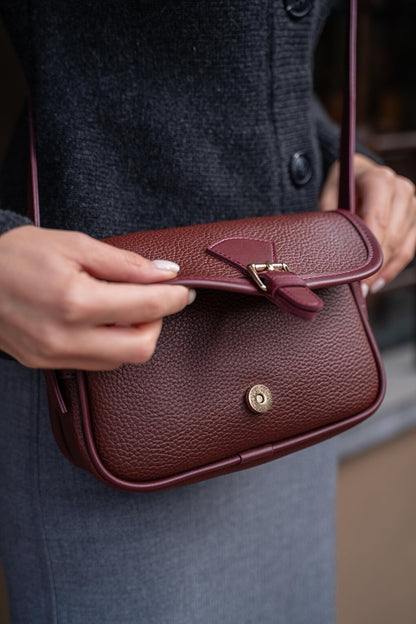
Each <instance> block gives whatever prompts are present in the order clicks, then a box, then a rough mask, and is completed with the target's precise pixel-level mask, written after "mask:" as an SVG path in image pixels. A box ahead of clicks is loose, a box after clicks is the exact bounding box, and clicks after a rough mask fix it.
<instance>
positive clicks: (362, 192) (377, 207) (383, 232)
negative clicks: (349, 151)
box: [319, 154, 416, 295]
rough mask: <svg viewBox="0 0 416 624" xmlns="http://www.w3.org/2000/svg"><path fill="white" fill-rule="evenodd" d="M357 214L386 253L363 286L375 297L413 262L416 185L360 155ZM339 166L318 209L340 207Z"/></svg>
mask: <svg viewBox="0 0 416 624" xmlns="http://www.w3.org/2000/svg"><path fill="white" fill-rule="evenodd" d="M354 172H355V187H356V206H357V214H358V215H359V216H360V217H361V218H362V219H363V221H364V222H365V223H366V225H367V226H368V227H369V228H370V230H371V231H372V232H373V234H374V235H375V236H376V238H377V239H378V241H379V243H380V245H381V248H382V250H383V255H384V262H383V266H382V267H381V269H380V270H379V271H378V272H377V273H376V274H375V275H372V276H371V277H370V278H368V279H367V280H365V282H364V283H363V285H362V287H363V292H364V294H365V295H366V294H367V293H368V289H370V292H372V293H375V292H377V291H378V290H380V289H381V288H383V286H384V285H385V284H387V282H389V281H390V280H392V279H393V278H394V277H396V275H397V274H398V273H400V271H402V270H403V269H404V268H405V266H406V265H407V264H409V262H411V260H412V259H413V257H414V255H415V249H416V197H415V185H414V184H413V182H411V181H410V180H409V179H408V178H404V177H403V176H400V175H397V174H396V173H395V172H394V171H393V169H390V168H389V167H384V166H381V165H378V164H377V163H375V162H374V161H373V160H370V159H369V158H367V157H366V156H363V155H361V154H355V157H354ZM338 181H339V162H338V161H337V162H335V163H334V164H333V165H332V167H331V169H330V170H329V173H328V177H327V179H326V181H325V184H324V187H323V189H322V193H321V198H320V202H319V209H320V210H323V211H327V210H335V209H336V208H337V203H338Z"/></svg>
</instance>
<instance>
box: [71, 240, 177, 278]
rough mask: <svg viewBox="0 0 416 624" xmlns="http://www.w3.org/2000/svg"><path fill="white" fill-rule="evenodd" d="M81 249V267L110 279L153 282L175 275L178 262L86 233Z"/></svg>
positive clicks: (96, 275) (97, 275)
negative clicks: (156, 258)
mask: <svg viewBox="0 0 416 624" xmlns="http://www.w3.org/2000/svg"><path fill="white" fill-rule="evenodd" d="M86 238H87V240H86V241H84V243H83V244H82V252H81V253H79V250H78V253H77V255H76V258H75V259H76V260H77V262H78V263H79V265H81V267H82V268H83V269H84V270H85V271H86V272H87V273H89V274H90V275H92V276H93V277H96V278H98V279H102V280H106V281H109V282H127V283H129V282H130V283H140V284H151V283H156V282H162V281H165V280H169V279H173V278H174V277H175V276H176V275H177V273H178V272H179V266H178V265H177V264H176V263H175V262H171V261H168V260H155V261H154V262H152V261H150V260H148V259H147V258H144V257H143V256H141V255H140V254H138V253H136V252H134V251H127V250H126V249H119V248H117V247H114V246H113V245H109V244H108V243H103V242H101V241H98V240H95V239H94V238H90V237H86Z"/></svg>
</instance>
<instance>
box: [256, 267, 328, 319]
mask: <svg viewBox="0 0 416 624" xmlns="http://www.w3.org/2000/svg"><path fill="white" fill-rule="evenodd" d="M262 280H263V282H264V284H265V285H266V287H267V292H265V296H266V297H267V299H270V301H272V302H273V303H275V304H276V305H278V306H279V308H281V309H282V310H285V312H289V314H293V315H294V316H298V317H299V318H301V319H303V320H304V321H314V320H315V318H316V315H317V314H318V312H320V311H321V310H322V308H323V307H324V303H323V301H322V299H321V298H320V297H318V295H317V294H316V293H314V292H313V291H312V290H311V289H310V288H309V287H308V285H307V284H306V282H305V281H304V280H303V279H302V278H301V277H299V275H295V274H294V273H290V272H287V271H267V272H266V273H264V274H262Z"/></svg>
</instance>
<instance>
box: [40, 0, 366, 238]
mask: <svg viewBox="0 0 416 624" xmlns="http://www.w3.org/2000/svg"><path fill="white" fill-rule="evenodd" d="M357 1H358V0H350V1H349V26H348V28H347V52H346V67H345V86H344V101H343V112H342V127H341V141H340V163H341V164H340V181H339V194H338V208H342V209H344V210H349V211H350V212H355V181H354V153H355V125H356V57H357V52H356V47H357ZM28 118H29V144H30V167H29V170H30V175H29V180H28V187H29V188H28V215H29V217H30V218H31V219H32V220H33V221H34V223H35V225H36V226H38V227H39V226H40V209H39V189H38V167H37V160H36V149H35V130H34V114H33V106H32V100H31V98H30V97H29V99H28Z"/></svg>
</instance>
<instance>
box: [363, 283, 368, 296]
mask: <svg viewBox="0 0 416 624" xmlns="http://www.w3.org/2000/svg"><path fill="white" fill-rule="evenodd" d="M368 291H369V288H368V285H367V284H361V292H362V293H363V297H364V298H365V297H367V295H368Z"/></svg>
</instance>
